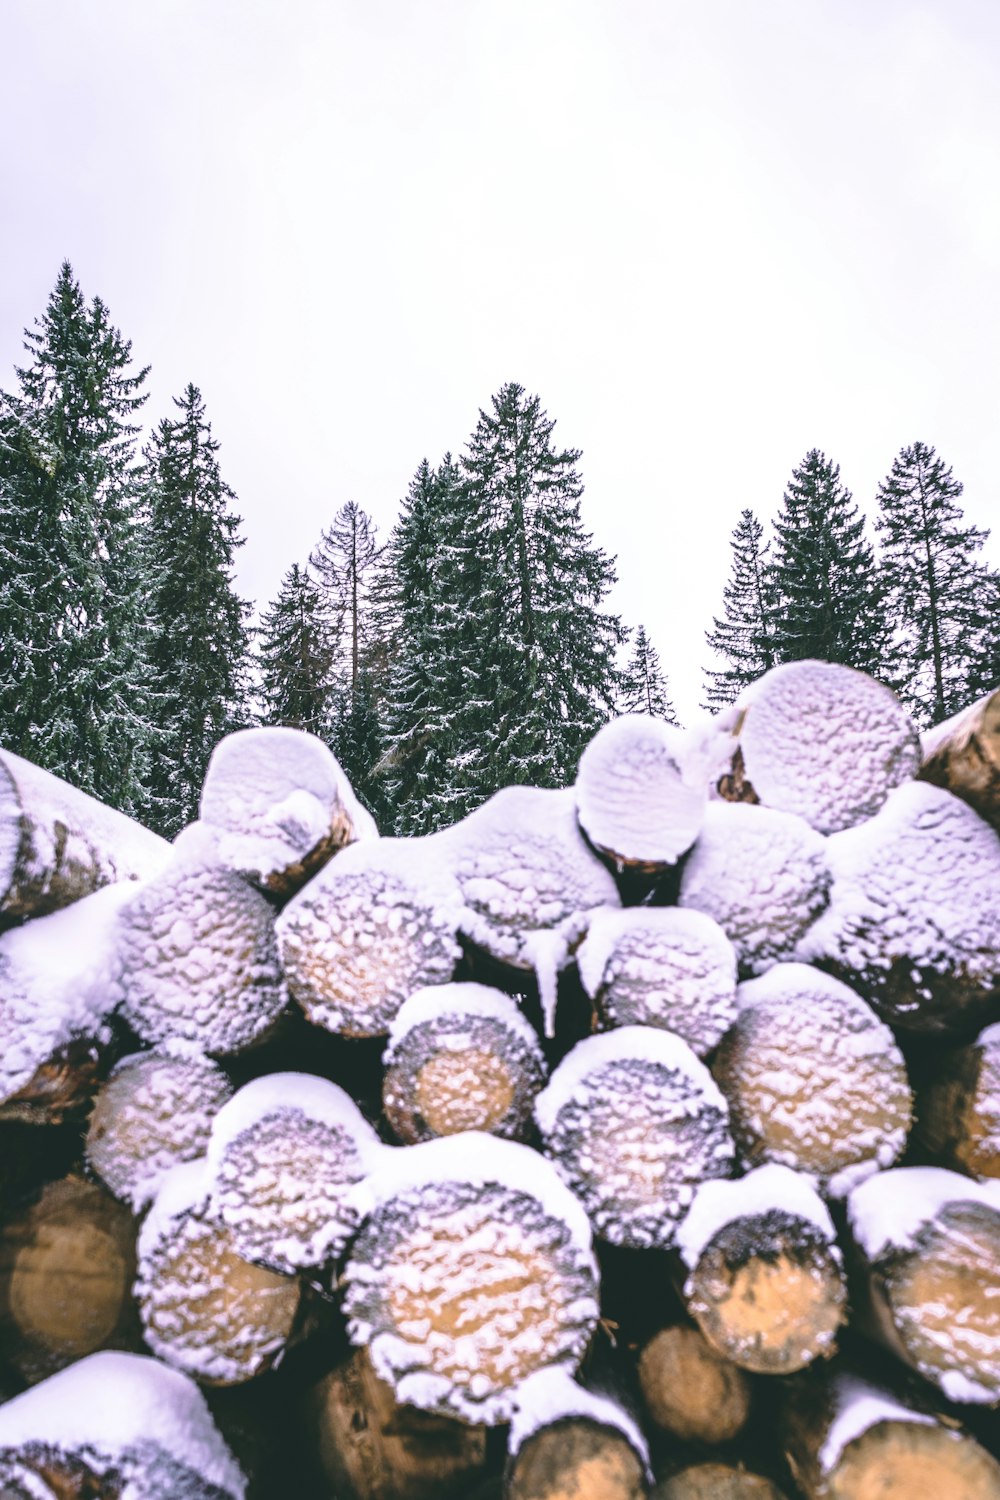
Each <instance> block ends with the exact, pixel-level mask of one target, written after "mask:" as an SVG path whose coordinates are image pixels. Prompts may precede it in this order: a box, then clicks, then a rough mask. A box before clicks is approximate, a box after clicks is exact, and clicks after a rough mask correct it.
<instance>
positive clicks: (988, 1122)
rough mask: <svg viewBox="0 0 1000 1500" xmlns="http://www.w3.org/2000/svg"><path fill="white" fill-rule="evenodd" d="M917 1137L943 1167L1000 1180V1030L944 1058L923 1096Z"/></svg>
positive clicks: (994, 1028) (994, 1029) (984, 1034)
mask: <svg viewBox="0 0 1000 1500" xmlns="http://www.w3.org/2000/svg"><path fill="white" fill-rule="evenodd" d="M917 1134H918V1138H919V1139H920V1141H921V1142H922V1144H923V1145H924V1147H925V1148H926V1150H927V1151H928V1153H929V1154H930V1155H931V1157H932V1158H933V1159H934V1160H935V1161H937V1162H938V1163H939V1164H940V1165H941V1166H945V1167H953V1168H954V1169H955V1170H956V1171H958V1172H966V1173H967V1174H968V1175H969V1176H970V1177H1000V1026H990V1027H988V1028H987V1029H986V1030H985V1031H983V1032H982V1033H981V1034H980V1036H979V1037H977V1039H976V1040H975V1042H973V1043H971V1044H970V1045H969V1046H968V1047H960V1048H958V1049H957V1050H956V1051H954V1052H952V1053H951V1054H950V1055H949V1056H948V1057H947V1058H945V1059H944V1061H943V1063H942V1065H941V1069H940V1072H939V1074H938V1076H937V1078H936V1079H935V1081H934V1082H933V1083H931V1084H929V1085H928V1087H927V1088H926V1089H924V1090H923V1091H922V1093H921V1094H920V1097H919V1100H918V1107H917Z"/></svg>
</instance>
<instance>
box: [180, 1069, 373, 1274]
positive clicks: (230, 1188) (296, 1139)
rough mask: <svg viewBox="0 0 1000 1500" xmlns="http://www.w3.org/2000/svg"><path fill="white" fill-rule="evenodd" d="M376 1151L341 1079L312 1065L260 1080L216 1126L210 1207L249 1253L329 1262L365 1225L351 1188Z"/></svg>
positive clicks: (294, 1262)
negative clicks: (321, 1074) (312, 1070)
mask: <svg viewBox="0 0 1000 1500" xmlns="http://www.w3.org/2000/svg"><path fill="white" fill-rule="evenodd" d="M379 1149H381V1148H380V1147H379V1142H378V1138H377V1136H376V1135H375V1132H374V1130H373V1129H372V1127H371V1126H370V1125H369V1124H368V1122H367V1120H366V1119H365V1118H364V1116H363V1115H362V1114H361V1112H360V1110H359V1109H358V1108H357V1105H356V1104H355V1103H354V1101H353V1100H352V1099H350V1098H349V1097H348V1095H347V1094H345V1093H344V1091H343V1089H341V1088H338V1087H337V1085H336V1084H335V1083H329V1082H328V1081H327V1080H326V1079H325V1078H316V1077H313V1076H311V1075H309V1074H306V1073H271V1074H269V1075H268V1076H267V1077H264V1078H257V1079H255V1080H254V1081H253V1082H252V1083H248V1084H245V1085H244V1087H243V1088H241V1089H240V1090H239V1091H238V1093H236V1094H235V1095H234V1097H233V1098H232V1099H231V1100H230V1102H229V1103H228V1104H227V1105H225V1107H224V1108H223V1109H222V1110H220V1111H219V1113H218V1114H217V1115H216V1117H215V1120H214V1122H213V1124H212V1136H211V1142H210V1144H209V1148H208V1170H209V1177H210V1182H211V1196H210V1215H211V1217H212V1218H214V1219H217V1220H218V1221H219V1222H220V1223H221V1224H224V1225H225V1226H226V1228H227V1229H228V1231H229V1232H230V1234H231V1236H232V1245H233V1248H234V1249H235V1250H236V1252H237V1254H239V1255H241V1256H242V1257H243V1258H244V1259H245V1260H250V1261H254V1262H256V1263H258V1264H260V1265H264V1266H267V1267H269V1268H270V1269H271V1270H274V1271H283V1272H285V1273H287V1274H288V1275H294V1274H295V1273H296V1272H297V1271H299V1270H305V1269H307V1268H310V1267H318V1266H322V1265H324V1264H326V1263H327V1262H329V1261H332V1260H336V1259H337V1258H338V1257H339V1256H340V1255H341V1254H342V1253H343V1250H344V1248H345V1246H346V1245H347V1242H348V1240H349V1239H350V1237H351V1235H352V1234H353V1233H354V1231H355V1229H356V1228H357V1226H358V1211H357V1207H356V1205H355V1202H354V1199H353V1196H352V1193H351V1189H352V1188H353V1187H354V1185H355V1184H356V1183H357V1182H359V1181H360V1180H361V1178H362V1177H363V1176H364V1175H365V1171H366V1162H367V1159H368V1158H371V1156H372V1153H373V1150H374V1151H375V1152H376V1153H377V1151H378V1150H379Z"/></svg>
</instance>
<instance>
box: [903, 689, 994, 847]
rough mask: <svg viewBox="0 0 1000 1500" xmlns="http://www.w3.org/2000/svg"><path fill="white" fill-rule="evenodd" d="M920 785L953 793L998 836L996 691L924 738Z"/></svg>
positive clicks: (938, 726)
mask: <svg viewBox="0 0 1000 1500" xmlns="http://www.w3.org/2000/svg"><path fill="white" fill-rule="evenodd" d="M922 749H923V763H922V765H921V767H920V779H921V781H929V782H931V783H932V785H934V786H941V787H944V788H945V789H946V790H947V791H949V792H954V793H955V796H956V797H961V798H962V801H963V802H967V803H968V804H969V806H970V807H972V808H974V809H975V811H976V812H977V813H978V814H979V816H980V817H981V818H984V819H985V820H986V822H987V823H989V824H991V825H992V826H993V827H994V828H995V829H996V830H997V832H998V833H1000V688H997V689H996V690H995V691H994V692H992V693H988V694H987V695H986V697H985V698H980V700H979V701H978V703H973V704H971V705H970V706H969V707H968V708H966V709H963V711H962V712H961V713H959V714H955V716H954V717H953V718H951V719H948V720H946V721H945V723H943V724H938V725H937V727H936V728H935V729H932V730H931V731H930V732H929V733H928V734H926V735H924V738H923V746H922Z"/></svg>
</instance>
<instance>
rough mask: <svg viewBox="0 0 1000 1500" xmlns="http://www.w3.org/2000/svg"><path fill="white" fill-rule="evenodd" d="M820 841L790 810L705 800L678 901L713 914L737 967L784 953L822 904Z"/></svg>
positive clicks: (757, 967) (754, 969)
mask: <svg viewBox="0 0 1000 1500" xmlns="http://www.w3.org/2000/svg"><path fill="white" fill-rule="evenodd" d="M829 883H830V873H829V868H828V864H827V850H826V841H825V840H824V839H823V838H822V837H821V836H820V834H818V833H816V832H815V830H814V829H812V828H810V827H809V825H808V824H807V823H806V822H804V821H803V819H802V818H800V817H798V816H796V815H795V814H794V813H791V812H778V811H775V810H774V809H772V808H767V807H756V806H752V805H748V804H745V803H736V802H712V803H710V804H709V806H708V808H707V809H706V812H705V819H704V823H703V825H702V830H701V833H700V834H699V836H698V839H697V842H696V843H695V846H694V848H693V849H692V851H691V853H690V855H689V856H688V859H687V861H686V863H685V866H684V872H683V874H682V876H681V887H680V895H679V897H678V905H679V906H681V907H688V908H694V909H695V910H697V911H700V912H704V913H705V915H706V916H709V917H712V918H713V919H714V920H715V921H716V922H717V923H718V924H719V926H720V927H721V928H722V930H723V932H724V933H725V934H726V936H727V937H728V938H729V940H730V942H731V943H732V944H733V947H734V948H735V949H736V954H737V958H738V960H739V963H740V967H741V968H742V969H743V970H744V971H745V972H748V973H751V974H759V973H761V972H762V971H763V970H764V969H767V968H769V967H770V966H771V964H774V963H779V962H781V960H782V959H786V958H790V957H791V956H792V954H793V953H794V951H795V946H796V943H797V942H798V941H799V939H800V938H801V936H802V935H803V933H805V931H806V929H807V928H808V927H809V924H810V923H811V922H812V921H814V919H815V918H816V917H817V916H818V915H819V913H820V912H821V911H822V910H823V908H824V906H825V905H826V901H827V891H828V887H829Z"/></svg>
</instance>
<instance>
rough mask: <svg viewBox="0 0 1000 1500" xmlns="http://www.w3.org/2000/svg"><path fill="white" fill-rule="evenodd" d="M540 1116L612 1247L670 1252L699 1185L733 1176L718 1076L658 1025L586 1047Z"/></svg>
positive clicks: (554, 1084) (551, 1087) (553, 1149)
mask: <svg viewBox="0 0 1000 1500" xmlns="http://www.w3.org/2000/svg"><path fill="white" fill-rule="evenodd" d="M535 1118H536V1120H537V1121H538V1128H539V1130H540V1132H541V1135H542V1140H543V1142H544V1145H545V1151H546V1154H547V1155H549V1156H551V1157H552V1159H553V1161H554V1162H555V1163H556V1165H557V1167H558V1168H559V1172H560V1175H561V1176H562V1177H563V1178H564V1179H565V1181H566V1182H567V1184H568V1185H569V1187H570V1188H571V1189H572V1190H573V1192H574V1193H576V1194H577V1196H578V1197H579V1199H580V1202H581V1203H582V1204H583V1206H584V1208H585V1209H586V1211H587V1214H588V1216H589V1218H590V1221H591V1224H592V1225H593V1227H594V1231H595V1233H596V1234H598V1235H600V1236H601V1238H602V1239H605V1240H608V1241H609V1242H610V1243H611V1244H615V1245H625V1246H629V1247H630V1248H632V1249H638V1250H641V1249H649V1248H651V1247H656V1248H659V1249H666V1248H667V1247H668V1246H669V1245H671V1244H672V1243H673V1239H674V1234H675V1231H676V1226H677V1222H678V1220H679V1219H680V1218H681V1216H682V1215H683V1214H684V1212H685V1211H686V1209H687V1208H688V1207H689V1205H690V1203H691V1198H692V1196H693V1193H694V1190H695V1188H696V1186H697V1185H698V1183H699V1182H701V1181H702V1180H703V1179H704V1178H706V1177H724V1176H727V1175H728V1173H729V1172H730V1171H731V1170H732V1165H733V1143H732V1140H731V1138H730V1135H729V1129H728V1111H727V1109H726V1102H725V1100H724V1099H723V1097H722V1095H721V1094H720V1092H719V1090H718V1088H717V1087H716V1085H715V1083H714V1082H713V1080H712V1076H711V1074H710V1073H709V1071H708V1069H707V1068H706V1067H705V1066H704V1064H703V1063H700V1062H699V1061H698V1059H697V1058H696V1057H695V1055H694V1053H693V1052H692V1051H691V1049H690V1047H689V1046H688V1045H687V1043H686V1042H683V1041H681V1039H680V1037H677V1036H674V1035H672V1034H671V1033H670V1032H667V1031H658V1030H656V1029H654V1028H653V1027H651V1026H622V1027H620V1028H619V1029H618V1030H616V1031H609V1032H606V1033H604V1034H603V1035H601V1036H595V1037H588V1038H587V1039H586V1040H585V1041H582V1042H578V1043H577V1045H576V1046H575V1047H574V1048H573V1050H572V1051H571V1052H569V1053H567V1055H566V1057H565V1058H564V1059H563V1061H562V1062H561V1063H560V1064H559V1066H558V1067H557V1068H556V1070H555V1072H554V1073H553V1074H552V1077H551V1079H550V1080H549V1083H548V1084H547V1086H546V1087H545V1089H544V1090H543V1091H542V1093H540V1094H539V1096H538V1098H537V1099H536V1100H535Z"/></svg>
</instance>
